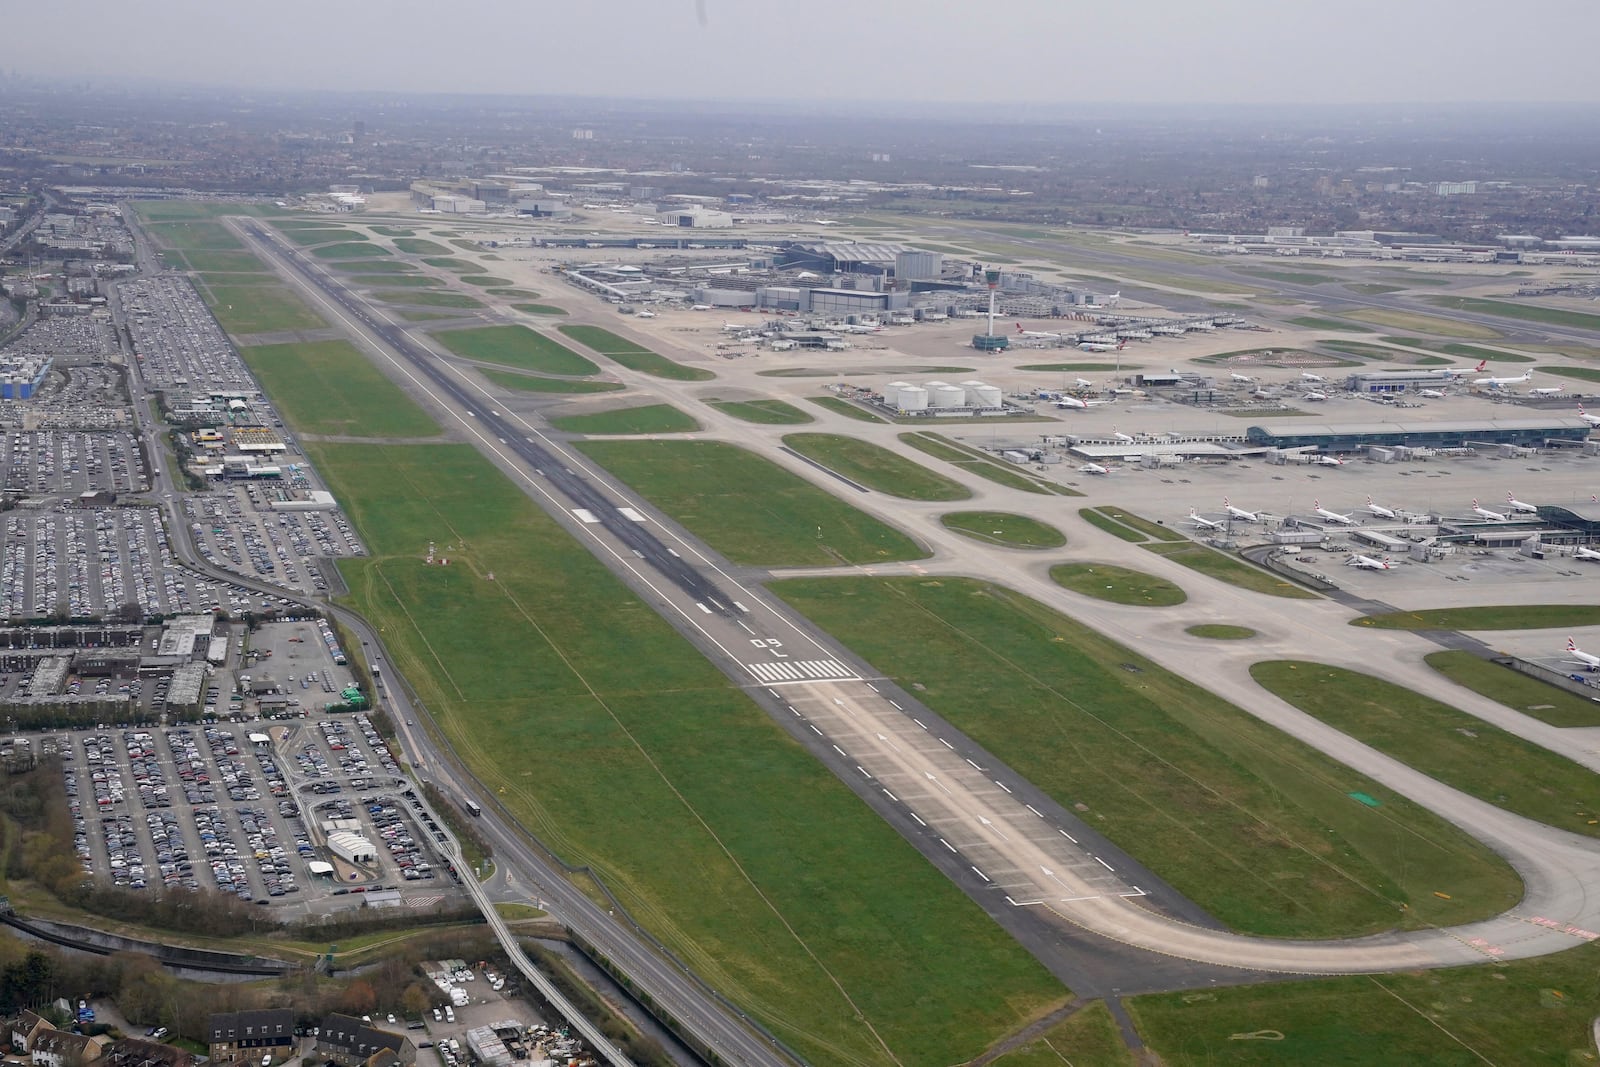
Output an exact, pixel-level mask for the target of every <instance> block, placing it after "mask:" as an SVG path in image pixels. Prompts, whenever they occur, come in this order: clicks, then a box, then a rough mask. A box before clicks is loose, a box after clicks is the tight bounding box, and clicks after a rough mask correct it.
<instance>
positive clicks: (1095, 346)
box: [1078, 341, 1128, 352]
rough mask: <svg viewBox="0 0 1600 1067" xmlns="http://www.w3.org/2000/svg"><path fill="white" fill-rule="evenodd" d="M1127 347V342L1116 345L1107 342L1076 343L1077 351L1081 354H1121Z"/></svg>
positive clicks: (1119, 342)
mask: <svg viewBox="0 0 1600 1067" xmlns="http://www.w3.org/2000/svg"><path fill="white" fill-rule="evenodd" d="M1127 347H1128V342H1126V341H1118V342H1117V343H1116V344H1111V343H1110V342H1108V341H1080V342H1078V350H1079V351H1081V352H1121V351H1122V350H1123V349H1124V348H1127Z"/></svg>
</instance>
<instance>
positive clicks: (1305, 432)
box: [1245, 416, 1593, 452]
mask: <svg viewBox="0 0 1600 1067" xmlns="http://www.w3.org/2000/svg"><path fill="white" fill-rule="evenodd" d="M1592 429H1593V427H1591V426H1590V425H1589V424H1588V423H1587V422H1585V421H1584V420H1582V419H1580V418H1575V417H1570V416H1569V417H1556V418H1543V419H1486V420H1484V421H1481V422H1369V423H1348V424H1345V425H1341V426H1332V425H1319V424H1307V423H1304V422H1299V423H1296V422H1279V423H1270V424H1267V425H1265V426H1252V427H1250V428H1249V429H1248V430H1246V431H1245V441H1246V442H1247V443H1248V444H1250V445H1256V446H1270V447H1272V448H1316V449H1320V450H1321V451H1324V452H1360V451H1365V450H1366V449H1368V448H1371V447H1373V446H1387V447H1394V446H1399V445H1404V446H1406V447H1410V448H1467V447H1472V446H1482V445H1517V446H1521V447H1524V448H1543V447H1545V446H1546V445H1549V444H1551V443H1564V444H1581V443H1582V442H1584V441H1587V440H1588V439H1589V433H1590V431H1591V430H1592Z"/></svg>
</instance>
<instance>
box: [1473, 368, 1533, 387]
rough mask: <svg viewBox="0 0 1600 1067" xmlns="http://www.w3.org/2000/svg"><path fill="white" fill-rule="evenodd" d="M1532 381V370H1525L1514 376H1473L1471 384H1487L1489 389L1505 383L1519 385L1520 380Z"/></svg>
mask: <svg viewBox="0 0 1600 1067" xmlns="http://www.w3.org/2000/svg"><path fill="white" fill-rule="evenodd" d="M1531 381H1533V371H1531V370H1525V371H1523V372H1522V373H1521V374H1520V375H1518V376H1517V377H1515V378H1474V379H1472V384H1473V385H1487V386H1488V387H1489V388H1490V389H1499V388H1500V387H1501V386H1506V385H1519V384H1521V383H1522V382H1531Z"/></svg>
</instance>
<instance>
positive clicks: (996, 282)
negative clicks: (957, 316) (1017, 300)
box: [972, 270, 1011, 352]
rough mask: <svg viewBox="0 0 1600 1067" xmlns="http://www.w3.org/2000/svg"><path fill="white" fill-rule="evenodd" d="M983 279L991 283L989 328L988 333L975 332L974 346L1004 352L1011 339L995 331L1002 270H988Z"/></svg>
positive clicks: (973, 336)
mask: <svg viewBox="0 0 1600 1067" xmlns="http://www.w3.org/2000/svg"><path fill="white" fill-rule="evenodd" d="M983 280H984V281H986V282H988V283H989V330H988V332H987V333H978V334H973V335H972V347H973V348H976V349H977V350H978V351H979V352H1004V351H1005V350H1006V346H1007V345H1009V344H1010V343H1011V339H1010V338H1008V337H1007V336H1006V335H1005V334H1003V333H1002V334H998V335H997V334H996V333H995V332H994V293H995V290H996V289H998V288H1000V272H999V271H997V270H986V271H984V272H983Z"/></svg>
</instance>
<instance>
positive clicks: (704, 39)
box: [0, 0, 1600, 111]
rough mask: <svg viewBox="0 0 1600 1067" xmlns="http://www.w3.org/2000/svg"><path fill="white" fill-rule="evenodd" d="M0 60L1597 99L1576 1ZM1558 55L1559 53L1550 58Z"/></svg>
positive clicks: (627, 27)
mask: <svg viewBox="0 0 1600 1067" xmlns="http://www.w3.org/2000/svg"><path fill="white" fill-rule="evenodd" d="M6 30H7V32H6V35H5V40H4V41H3V42H0V69H5V70H10V71H15V72H17V73H20V74H24V75H29V76H35V77H51V78H69V79H71V78H81V79H83V80H88V81H96V82H117V81H129V80H154V81H163V82H168V83H174V84H183V83H187V84H207V85H216V86H231V87H238V88H241V89H308V90H325V91H380V92H405V91H411V92H422V93H437V92H450V93H464V94H480V93H481V94H528V95H544V94H571V95H578V96H594V97H615V98H633V99H640V98H642V99H656V100H674V99H695V100H739V99H750V100H799V101H804V100H816V101H827V102H830V103H832V104H841V103H844V104H848V103H851V102H858V103H859V104H860V105H861V106H862V108H863V110H867V111H870V110H872V105H873V104H874V103H875V102H878V103H893V104H906V103H922V104H927V105H934V106H937V105H939V104H941V103H969V104H972V103H982V102H986V101H987V102H994V103H1010V104H1031V105H1039V106H1043V107H1047V108H1057V107H1059V108H1062V109H1067V110H1070V109H1071V107H1072V106H1074V105H1075V104H1116V103H1130V104H1193V103H1198V104H1224V105H1226V104H1307V105H1315V104H1334V105H1338V104H1355V105H1373V104H1384V103H1389V102H1397V103H1406V104H1428V103H1440V104H1443V103H1473V102H1484V103H1491V102H1508V103H1515V102H1549V103H1557V102H1570V103H1600V84H1597V82H1596V81H1595V79H1593V78H1592V77H1590V76H1589V74H1588V69H1587V64H1585V63H1582V62H1581V61H1579V59H1578V55H1577V53H1578V51H1579V50H1581V48H1582V47H1583V46H1584V42H1587V41H1590V40H1594V39H1595V37H1596V36H1597V31H1600V4H1594V3H1592V2H1589V0H1524V2H1523V3H1520V4H1518V5H1516V6H1515V7H1514V8H1512V7H1507V6H1506V5H1505V4H1503V3H1499V2H1493V0H1401V2H1399V3H1396V2H1393V0H1345V2H1344V3H1340V4H1329V3H1319V4H1311V3H1301V2H1295V0H1288V2H1284V0H1208V2H1207V3H1204V4H1197V3H1194V2H1193V0H1132V2H1130V3H1126V4H1120V5H1111V4H1069V3H1065V2H1062V0H997V2H995V3H991V4H985V5H976V4H971V3H967V2H956V0H920V2H919V0H870V2H867V3H860V2H850V0H811V2H810V3H808V4H805V5H803V6H796V5H795V4H793V3H792V2H779V0H583V2H571V0H568V2H565V3H561V4H555V3H549V2H547V0H539V2H526V3H516V2H511V0H490V2H488V3H481V4H476V5H471V6H469V7H466V8H450V7H448V6H441V5H437V4H432V3H423V2H421V0H392V2H383V3H372V2H369V3H365V4H355V3H350V2H348V0H322V2H317V3H312V2H310V0H279V2H276V3H273V4H270V5H263V4H250V5H245V4H217V3H214V2H212V0H164V2H163V3H161V4H159V5H156V6H145V5H130V4H123V5H112V4H104V3H99V2H91V0H56V2H54V3H51V4H38V5H26V6H17V7H14V8H13V9H11V10H8V11H7V13H6ZM1563 56H1569V57H1570V58H1569V59H1566V60H1563V58H1562V57H1563Z"/></svg>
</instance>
